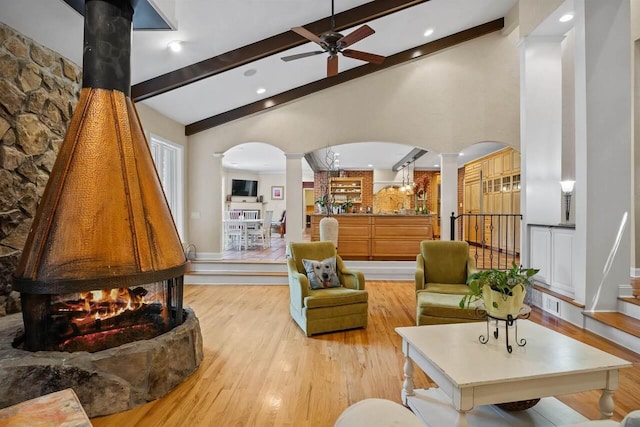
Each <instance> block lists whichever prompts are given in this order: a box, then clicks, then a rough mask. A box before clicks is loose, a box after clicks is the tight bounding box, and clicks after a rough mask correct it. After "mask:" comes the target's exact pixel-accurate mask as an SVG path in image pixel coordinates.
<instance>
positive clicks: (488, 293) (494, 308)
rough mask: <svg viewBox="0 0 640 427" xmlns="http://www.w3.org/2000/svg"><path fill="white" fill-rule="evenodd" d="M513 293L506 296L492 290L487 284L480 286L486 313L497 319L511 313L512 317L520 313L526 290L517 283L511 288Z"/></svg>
mask: <svg viewBox="0 0 640 427" xmlns="http://www.w3.org/2000/svg"><path fill="white" fill-rule="evenodd" d="M512 292H513V295H512V296H507V297H506V298H505V297H504V295H503V294H502V293H500V292H497V291H494V290H492V289H491V287H489V285H484V286H483V287H482V299H483V300H484V305H485V308H486V310H487V314H488V315H489V316H491V317H495V318H498V319H507V317H508V316H509V315H511V316H512V317H513V318H514V319H515V318H516V317H518V315H519V314H520V309H521V308H522V304H523V303H524V297H525V295H526V293H527V290H526V289H525V288H524V286H523V285H518V286H516V287H514V288H513V290H512Z"/></svg>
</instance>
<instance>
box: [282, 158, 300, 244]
mask: <svg viewBox="0 0 640 427" xmlns="http://www.w3.org/2000/svg"><path fill="white" fill-rule="evenodd" d="M284 155H285V157H286V158H287V179H286V183H287V185H286V187H287V188H285V193H284V194H285V199H286V207H287V234H286V241H287V243H289V242H301V241H302V234H303V230H304V224H305V221H304V215H305V212H304V209H303V205H304V201H303V192H302V157H303V156H304V154H301V153H285V154H284Z"/></svg>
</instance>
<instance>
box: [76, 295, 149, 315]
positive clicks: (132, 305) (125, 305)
mask: <svg viewBox="0 0 640 427" xmlns="http://www.w3.org/2000/svg"><path fill="white" fill-rule="evenodd" d="M145 295H146V290H144V288H135V289H133V290H130V289H128V288H114V289H102V290H97V291H88V292H81V293H80V303H81V304H82V311H83V312H85V313H86V316H85V317H78V320H79V321H82V320H84V319H85V318H87V317H89V318H91V319H95V320H98V319H107V318H110V317H114V316H118V315H120V314H122V313H124V312H125V311H127V310H137V309H138V308H140V307H142V306H143V305H144V304H145V303H146V301H145V299H144V296H145Z"/></svg>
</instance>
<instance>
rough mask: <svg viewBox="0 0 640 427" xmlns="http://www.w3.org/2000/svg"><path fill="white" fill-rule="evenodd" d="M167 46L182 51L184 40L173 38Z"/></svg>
mask: <svg viewBox="0 0 640 427" xmlns="http://www.w3.org/2000/svg"><path fill="white" fill-rule="evenodd" d="M167 47H168V48H169V49H171V51H172V52H180V51H181V50H182V42H181V41H180V40H173V41H170V42H169V43H168V44H167Z"/></svg>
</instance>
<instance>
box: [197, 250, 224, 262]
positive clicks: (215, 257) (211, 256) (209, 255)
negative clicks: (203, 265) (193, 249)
mask: <svg viewBox="0 0 640 427" xmlns="http://www.w3.org/2000/svg"><path fill="white" fill-rule="evenodd" d="M221 259H222V252H198V253H197V254H196V259H195V260H196V261H220V260H221Z"/></svg>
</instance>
